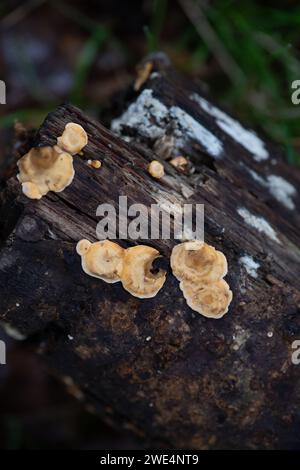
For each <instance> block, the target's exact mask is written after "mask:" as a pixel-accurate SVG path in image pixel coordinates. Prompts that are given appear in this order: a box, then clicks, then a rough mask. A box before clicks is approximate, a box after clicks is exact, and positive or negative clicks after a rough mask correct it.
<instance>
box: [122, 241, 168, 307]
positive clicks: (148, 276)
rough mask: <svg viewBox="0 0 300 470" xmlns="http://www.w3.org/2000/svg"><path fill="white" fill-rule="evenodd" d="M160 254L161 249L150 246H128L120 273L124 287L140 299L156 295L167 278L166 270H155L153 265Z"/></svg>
mask: <svg viewBox="0 0 300 470" xmlns="http://www.w3.org/2000/svg"><path fill="white" fill-rule="evenodd" d="M159 256H160V253H159V251H157V250H156V249H155V248H152V247H150V246H146V245H138V246H133V247H131V248H127V250H125V254H124V259H123V269H122V271H121V274H120V277H121V282H122V285H123V287H124V289H125V290H127V291H128V292H129V293H130V294H132V295H133V296H134V297H139V298H140V299H147V298H151V297H155V295H156V294H157V293H158V291H159V290H160V289H161V288H162V286H163V285H164V282H165V280H166V272H165V271H163V270H159V271H158V272H155V270H154V269H153V267H152V263H153V262H154V260H155V259H156V258H158V257H159Z"/></svg>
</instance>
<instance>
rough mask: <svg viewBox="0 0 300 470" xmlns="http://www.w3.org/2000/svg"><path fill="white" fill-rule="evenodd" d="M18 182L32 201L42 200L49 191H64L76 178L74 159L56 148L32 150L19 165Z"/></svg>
mask: <svg viewBox="0 0 300 470" xmlns="http://www.w3.org/2000/svg"><path fill="white" fill-rule="evenodd" d="M17 165H18V168H19V173H18V175H17V178H18V180H19V181H20V183H22V191H23V193H24V194H25V196H27V197H29V198H30V199H41V197H42V196H44V195H45V194H47V193H48V191H54V192H56V193H59V192H61V191H63V190H64V189H65V188H66V187H67V186H69V184H71V183H72V181H73V178H74V168H73V158H72V156H71V155H69V154H68V153H66V152H63V151H61V152H59V151H58V150H57V149H56V148H55V147H37V148H32V149H31V150H30V151H29V152H28V153H27V154H26V155H24V157H22V158H21V159H20V160H19V161H18V163H17Z"/></svg>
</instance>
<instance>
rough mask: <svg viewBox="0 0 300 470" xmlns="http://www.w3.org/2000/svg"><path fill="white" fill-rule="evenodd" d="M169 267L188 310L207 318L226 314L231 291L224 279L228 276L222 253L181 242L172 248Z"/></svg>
mask: <svg viewBox="0 0 300 470" xmlns="http://www.w3.org/2000/svg"><path fill="white" fill-rule="evenodd" d="M171 268H172V271H173V274H174V276H175V277H176V278H177V279H178V280H179V281H180V288H181V290H182V292H183V295H184V297H185V299H186V301H187V304H188V305H189V307H191V308H192V309H193V310H195V311H196V312H198V313H200V314H201V315H204V316H205V317H208V318H221V317H222V316H223V315H225V313H226V312H227V311H228V307H229V304H230V302H231V300H232V292H231V290H230V289H229V286H228V284H227V282H226V281H224V280H223V277H224V276H226V274H227V260H226V258H225V256H224V255H223V253H221V252H220V251H217V250H216V249H215V248H214V247H213V246H210V245H207V244H206V243H204V242H201V241H197V240H195V241H190V242H184V243H180V244H179V245H176V246H175V247H174V248H173V251H172V254H171Z"/></svg>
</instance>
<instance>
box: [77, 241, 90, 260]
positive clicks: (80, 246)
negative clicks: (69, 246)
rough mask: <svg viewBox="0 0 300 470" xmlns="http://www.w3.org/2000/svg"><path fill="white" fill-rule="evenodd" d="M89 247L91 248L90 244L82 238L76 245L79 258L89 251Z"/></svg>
mask: <svg viewBox="0 0 300 470" xmlns="http://www.w3.org/2000/svg"><path fill="white" fill-rule="evenodd" d="M91 246H92V244H91V242H90V241H89V240H86V239H85V238H83V239H82V240H80V241H79V242H78V243H77V245H76V251H77V253H78V254H79V255H80V256H83V255H86V253H87V252H88V251H89V249H90V248H91Z"/></svg>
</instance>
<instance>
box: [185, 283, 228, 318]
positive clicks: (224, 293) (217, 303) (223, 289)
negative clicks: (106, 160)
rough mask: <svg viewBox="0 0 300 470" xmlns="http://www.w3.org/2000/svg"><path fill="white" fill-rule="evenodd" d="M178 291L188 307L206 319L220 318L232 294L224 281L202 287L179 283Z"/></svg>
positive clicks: (226, 308) (225, 310) (226, 309)
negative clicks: (181, 293) (179, 290)
mask: <svg viewBox="0 0 300 470" xmlns="http://www.w3.org/2000/svg"><path fill="white" fill-rule="evenodd" d="M180 289H181V290H182V292H183V295H184V298H185V299H186V302H187V304H188V306H189V307H190V308H191V309H193V310H194V311H195V312H198V313H200V314H201V315H203V316H205V317H207V318H216V319H218V318H222V317H223V315H225V313H226V312H228V307H229V304H230V302H231V301H232V292H231V290H230V288H229V285H228V284H227V282H226V281H224V279H221V280H219V281H214V282H211V283H209V284H202V285H197V284H193V283H190V282H188V281H181V282H180Z"/></svg>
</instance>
